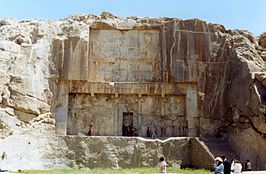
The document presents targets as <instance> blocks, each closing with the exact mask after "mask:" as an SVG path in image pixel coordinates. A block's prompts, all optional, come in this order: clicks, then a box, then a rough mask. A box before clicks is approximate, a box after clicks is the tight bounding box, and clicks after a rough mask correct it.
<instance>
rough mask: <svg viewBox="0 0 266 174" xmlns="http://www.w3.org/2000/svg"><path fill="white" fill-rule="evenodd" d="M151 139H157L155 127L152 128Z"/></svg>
mask: <svg viewBox="0 0 266 174" xmlns="http://www.w3.org/2000/svg"><path fill="white" fill-rule="evenodd" d="M151 137H152V138H153V139H155V138H157V136H156V130H155V127H154V126H153V127H152V129H151Z"/></svg>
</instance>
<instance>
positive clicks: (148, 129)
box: [146, 126, 151, 137]
mask: <svg viewBox="0 0 266 174" xmlns="http://www.w3.org/2000/svg"><path fill="white" fill-rule="evenodd" d="M146 134H147V137H151V130H150V127H149V126H148V127H147V131H146Z"/></svg>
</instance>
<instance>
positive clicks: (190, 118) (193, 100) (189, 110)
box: [186, 88, 198, 137]
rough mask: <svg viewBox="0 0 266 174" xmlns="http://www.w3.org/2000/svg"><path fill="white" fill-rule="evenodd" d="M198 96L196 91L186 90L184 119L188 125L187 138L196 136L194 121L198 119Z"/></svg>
mask: <svg viewBox="0 0 266 174" xmlns="http://www.w3.org/2000/svg"><path fill="white" fill-rule="evenodd" d="M197 101H198V95H197V90H196V89H192V88H188V89H187V93H186V117H187V125H188V136H191V137H194V136H197V131H196V123H195V121H196V119H197V117H198V102H197Z"/></svg>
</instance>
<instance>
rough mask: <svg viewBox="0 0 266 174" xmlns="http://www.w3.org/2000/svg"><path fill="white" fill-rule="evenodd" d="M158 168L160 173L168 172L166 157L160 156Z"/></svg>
mask: <svg viewBox="0 0 266 174" xmlns="http://www.w3.org/2000/svg"><path fill="white" fill-rule="evenodd" d="M158 168H159V173H160V174H166V162H165V161H164V157H161V158H160V160H159V163H158Z"/></svg>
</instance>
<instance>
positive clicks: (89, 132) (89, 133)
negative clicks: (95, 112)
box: [88, 125, 92, 136]
mask: <svg viewBox="0 0 266 174" xmlns="http://www.w3.org/2000/svg"><path fill="white" fill-rule="evenodd" d="M91 135H92V125H90V127H89V130H88V136H91Z"/></svg>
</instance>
